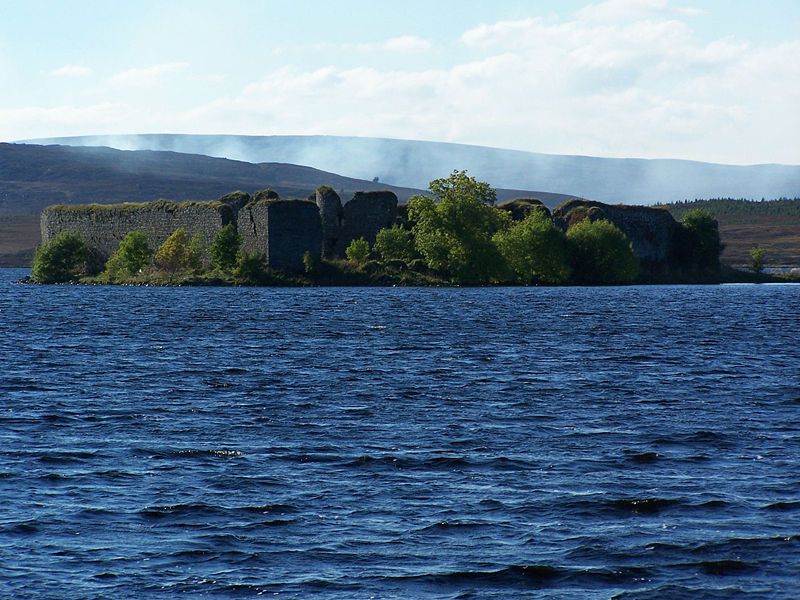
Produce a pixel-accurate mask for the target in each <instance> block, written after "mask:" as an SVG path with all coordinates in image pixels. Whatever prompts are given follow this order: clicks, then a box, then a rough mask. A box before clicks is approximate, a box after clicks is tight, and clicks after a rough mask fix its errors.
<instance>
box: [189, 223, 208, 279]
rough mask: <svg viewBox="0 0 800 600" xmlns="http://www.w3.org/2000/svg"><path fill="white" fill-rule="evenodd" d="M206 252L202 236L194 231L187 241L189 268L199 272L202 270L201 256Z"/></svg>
mask: <svg viewBox="0 0 800 600" xmlns="http://www.w3.org/2000/svg"><path fill="white" fill-rule="evenodd" d="M205 254H206V246H205V243H204V242H203V236H202V235H200V234H199V233H195V234H194V235H193V236H192V239H191V240H190V241H189V268H190V269H192V270H193V271H197V272H200V271H202V270H203V257H204V256H205Z"/></svg>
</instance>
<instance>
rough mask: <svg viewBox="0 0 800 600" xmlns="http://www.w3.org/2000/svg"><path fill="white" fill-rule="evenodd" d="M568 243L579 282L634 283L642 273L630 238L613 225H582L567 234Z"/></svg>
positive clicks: (597, 222) (606, 221) (586, 223)
mask: <svg viewBox="0 0 800 600" xmlns="http://www.w3.org/2000/svg"><path fill="white" fill-rule="evenodd" d="M567 240H568V241H569V249H570V254H571V262H572V271H573V274H574V278H575V280H576V281H579V282H582V283H630V282H631V281H633V280H634V279H635V278H636V276H637V275H638V273H639V261H638V259H637V258H636V255H635V254H634V253H633V249H632V248H631V244H630V242H629V241H628V238H627V237H625V234H624V233H622V232H621V231H620V230H619V229H617V227H616V226H615V225H614V224H613V223H612V222H611V221H608V220H605V219H601V220H599V221H591V220H589V219H586V220H584V221H581V222H580V223H578V224H576V225H573V226H572V227H570V228H569V229H568V230H567Z"/></svg>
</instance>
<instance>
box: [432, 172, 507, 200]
mask: <svg viewBox="0 0 800 600" xmlns="http://www.w3.org/2000/svg"><path fill="white" fill-rule="evenodd" d="M428 189H429V190H430V191H431V194H433V196H434V198H436V200H438V201H439V202H441V201H443V200H448V199H450V200H454V199H460V200H474V201H475V202H481V203H483V204H490V205H494V203H495V202H497V193H496V192H495V191H494V189H493V188H492V186H490V185H489V184H488V183H485V182H483V181H478V180H477V179H475V178H474V177H471V176H469V175H467V172H466V171H458V170H453V172H452V173H451V174H450V176H449V177H445V178H442V179H434V180H433V181H431V182H430V184H429V185H428Z"/></svg>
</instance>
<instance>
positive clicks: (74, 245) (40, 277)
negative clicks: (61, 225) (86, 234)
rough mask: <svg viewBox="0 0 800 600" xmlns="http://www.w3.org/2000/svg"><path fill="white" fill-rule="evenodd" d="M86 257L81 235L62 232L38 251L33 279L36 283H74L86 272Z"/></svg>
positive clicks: (34, 263) (35, 257) (32, 271)
mask: <svg viewBox="0 0 800 600" xmlns="http://www.w3.org/2000/svg"><path fill="white" fill-rule="evenodd" d="M86 257H87V251H86V244H84V242H83V238H81V236H80V234H79V233H77V232H75V231H62V232H61V233H59V234H58V235H56V236H55V237H54V238H52V239H50V240H48V241H47V242H45V243H44V244H43V245H42V246H40V247H39V248H38V249H37V250H36V254H34V256H33V268H32V270H31V279H33V281H35V282H36V283H64V282H66V281H74V280H75V279H77V278H78V276H79V275H80V274H81V273H82V271H83V270H84V268H85V265H86Z"/></svg>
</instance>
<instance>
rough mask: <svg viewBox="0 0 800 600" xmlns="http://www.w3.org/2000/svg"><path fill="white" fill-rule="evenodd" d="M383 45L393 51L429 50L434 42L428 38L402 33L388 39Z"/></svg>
mask: <svg viewBox="0 0 800 600" xmlns="http://www.w3.org/2000/svg"><path fill="white" fill-rule="evenodd" d="M383 47H384V48H385V49H386V50H391V51H393V52H427V51H428V50H430V49H431V47H432V44H431V43H430V42H429V41H428V40H424V39H422V38H419V37H416V36H414V35H401V36H400V37H395V38H392V39H390V40H387V41H386V42H385V43H384V44H383Z"/></svg>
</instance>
